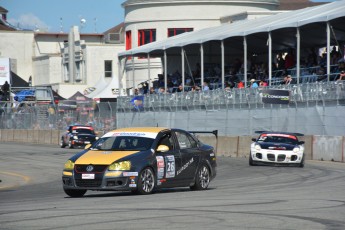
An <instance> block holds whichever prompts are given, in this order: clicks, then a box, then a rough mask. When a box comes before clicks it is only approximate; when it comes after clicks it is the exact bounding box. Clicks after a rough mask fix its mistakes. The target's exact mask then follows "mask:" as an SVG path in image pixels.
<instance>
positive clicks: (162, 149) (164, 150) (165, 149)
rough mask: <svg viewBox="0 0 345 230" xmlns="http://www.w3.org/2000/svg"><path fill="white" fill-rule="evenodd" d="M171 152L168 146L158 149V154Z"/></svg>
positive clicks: (160, 146) (161, 146)
mask: <svg viewBox="0 0 345 230" xmlns="http://www.w3.org/2000/svg"><path fill="white" fill-rule="evenodd" d="M167 151H169V147H168V146H166V145H159V146H158V148H157V152H167Z"/></svg>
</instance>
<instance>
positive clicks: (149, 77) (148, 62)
mask: <svg viewBox="0 0 345 230" xmlns="http://www.w3.org/2000/svg"><path fill="white" fill-rule="evenodd" d="M147 65H148V68H147V75H148V76H147V77H148V79H147V80H148V89H150V85H151V62H150V53H147Z"/></svg>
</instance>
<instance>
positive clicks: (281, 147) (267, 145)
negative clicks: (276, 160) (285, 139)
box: [258, 142, 296, 150]
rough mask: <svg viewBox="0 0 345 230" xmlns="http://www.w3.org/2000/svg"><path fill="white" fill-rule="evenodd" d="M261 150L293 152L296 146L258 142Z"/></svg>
mask: <svg viewBox="0 0 345 230" xmlns="http://www.w3.org/2000/svg"><path fill="white" fill-rule="evenodd" d="M258 144H259V145H260V146H261V148H262V149H270V150H293V148H294V147H295V146H296V145H291V144H284V143H273V142H265V143H263V142H259V143H258Z"/></svg>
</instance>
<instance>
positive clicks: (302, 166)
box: [298, 155, 304, 168]
mask: <svg viewBox="0 0 345 230" xmlns="http://www.w3.org/2000/svg"><path fill="white" fill-rule="evenodd" d="M298 167H300V168H304V155H303V157H302V161H301V163H299V165H298Z"/></svg>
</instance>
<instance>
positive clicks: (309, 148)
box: [0, 129, 345, 162]
mask: <svg viewBox="0 0 345 230" xmlns="http://www.w3.org/2000/svg"><path fill="white" fill-rule="evenodd" d="M63 132H65V131H62V130H20V129H0V141H1V142H19V143H34V144H50V145H56V146H58V145H59V142H60V137H61V135H62V133H63ZM198 138H199V139H200V140H201V141H202V142H204V143H207V144H209V145H212V146H214V147H217V155H218V156H226V157H248V154H249V151H250V144H251V143H252V140H251V139H252V136H219V137H218V143H217V141H216V138H215V137H214V136H198ZM300 140H302V141H305V144H304V147H305V156H306V160H323V161H336V162H345V160H344V158H345V153H344V149H345V137H343V136H320V135H314V136H311V135H307V136H304V137H301V138H300Z"/></svg>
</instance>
